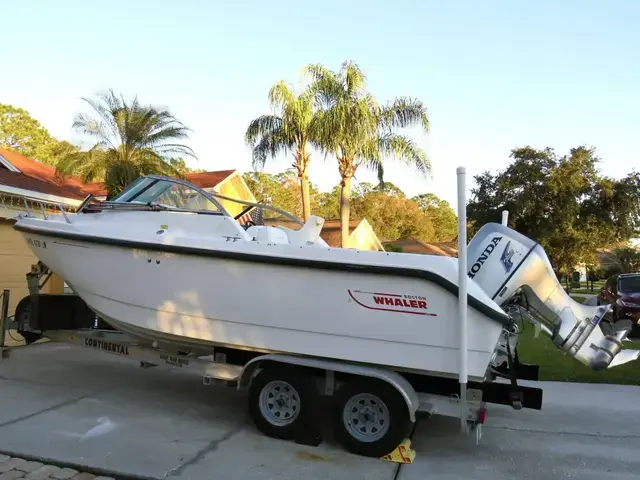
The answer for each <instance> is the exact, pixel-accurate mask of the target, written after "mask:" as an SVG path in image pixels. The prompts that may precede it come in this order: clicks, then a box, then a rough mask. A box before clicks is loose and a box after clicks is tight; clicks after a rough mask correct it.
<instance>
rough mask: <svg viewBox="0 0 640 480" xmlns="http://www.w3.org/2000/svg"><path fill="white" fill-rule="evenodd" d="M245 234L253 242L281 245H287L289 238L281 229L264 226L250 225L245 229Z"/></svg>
mask: <svg viewBox="0 0 640 480" xmlns="http://www.w3.org/2000/svg"><path fill="white" fill-rule="evenodd" d="M247 233H248V234H249V235H250V236H251V238H252V239H253V241H255V242H268V243H283V244H288V243H289V238H288V237H287V234H286V233H285V232H284V231H282V229H280V228H277V227H267V226H264V225H252V226H250V227H249V228H247Z"/></svg>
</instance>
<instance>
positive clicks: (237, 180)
mask: <svg viewBox="0 0 640 480" xmlns="http://www.w3.org/2000/svg"><path fill="white" fill-rule="evenodd" d="M215 191H216V193H219V194H220V195H224V196H225V197H230V198H237V199H238V200H244V201H245V202H255V198H254V197H253V194H252V193H251V190H249V187H247V184H246V183H245V182H244V180H242V177H240V176H238V175H232V176H230V177H229V178H227V179H225V180H224V181H223V182H222V183H220V184H219V185H217V186H216V188H215ZM219 201H220V203H222V206H223V207H224V208H225V210H227V211H228V212H229V214H230V215H234V216H235V215H237V214H239V213H240V212H241V211H242V210H244V209H245V208H246V205H242V204H240V203H236V202H231V201H229V200H222V199H219Z"/></svg>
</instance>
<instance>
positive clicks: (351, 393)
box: [333, 379, 412, 458]
mask: <svg viewBox="0 0 640 480" xmlns="http://www.w3.org/2000/svg"><path fill="white" fill-rule="evenodd" d="M333 413H334V428H335V437H336V440H338V441H339V442H340V443H341V444H342V446H343V447H344V448H345V449H346V450H348V451H349V452H351V453H355V454H358V455H363V456H366V457H377V458H379V457H382V456H384V455H387V454H389V453H391V452H392V451H393V450H394V449H395V448H396V447H397V446H398V445H400V443H402V441H403V440H405V439H406V438H407V437H408V436H409V434H410V432H411V426H412V424H411V419H410V417H409V410H408V408H407V403H406V402H405V400H404V398H402V396H401V395H400V393H399V392H398V391H397V390H396V389H395V388H394V387H393V386H392V385H389V384H388V383H386V382H383V381H381V380H374V379H358V380H353V381H351V382H348V383H345V384H344V385H342V386H341V387H340V388H339V389H338V391H337V392H336V395H335V397H334V412H333Z"/></svg>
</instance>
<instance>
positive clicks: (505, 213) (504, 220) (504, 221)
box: [502, 210, 509, 227]
mask: <svg viewBox="0 0 640 480" xmlns="http://www.w3.org/2000/svg"><path fill="white" fill-rule="evenodd" d="M508 221H509V210H502V225H504V226H505V227H506V226H507V222H508Z"/></svg>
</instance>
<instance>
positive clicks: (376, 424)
mask: <svg viewBox="0 0 640 480" xmlns="http://www.w3.org/2000/svg"><path fill="white" fill-rule="evenodd" d="M342 421H343V423H344V426H345V428H346V429H347V431H348V432H349V434H350V435H351V436H352V437H353V438H355V439H356V440H358V441H360V442H367V443H369V442H375V441H377V440H380V439H381V438H382V437H384V436H385V435H386V434H387V432H388V431H389V426H390V423H391V414H390V413H389V409H388V408H387V405H386V404H385V403H384V402H383V401H382V400H381V399H380V398H379V397H377V396H375V395H373V394H371V393H359V394H357V395H354V396H353V397H351V398H350V399H349V400H348V401H347V402H346V403H345V405H344V409H343V410H342Z"/></svg>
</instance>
